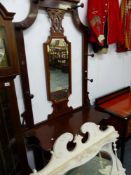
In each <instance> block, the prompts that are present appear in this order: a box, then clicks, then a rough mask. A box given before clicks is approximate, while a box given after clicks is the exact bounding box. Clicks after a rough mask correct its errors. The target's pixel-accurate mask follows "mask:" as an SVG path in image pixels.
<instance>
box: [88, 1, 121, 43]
mask: <svg viewBox="0 0 131 175" xmlns="http://www.w3.org/2000/svg"><path fill="white" fill-rule="evenodd" d="M87 7H88V10H87V21H88V24H89V28H90V32H91V33H90V38H89V41H90V42H96V43H98V44H100V45H101V43H100V42H99V41H98V37H99V35H104V26H105V23H106V20H107V22H108V29H107V30H108V34H107V42H108V44H112V43H116V42H117V40H118V33H119V26H120V23H119V21H120V9H119V3H118V0H88V6H87Z"/></svg>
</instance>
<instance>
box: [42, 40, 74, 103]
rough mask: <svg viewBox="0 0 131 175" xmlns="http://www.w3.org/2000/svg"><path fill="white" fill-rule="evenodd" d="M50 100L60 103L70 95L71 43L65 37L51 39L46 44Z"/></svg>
mask: <svg viewBox="0 0 131 175" xmlns="http://www.w3.org/2000/svg"><path fill="white" fill-rule="evenodd" d="M45 51H46V52H47V54H46V56H47V72H48V73H49V76H48V78H49V79H48V80H47V82H48V87H49V89H48V90H49V93H48V95H49V99H50V100H54V101H59V100H62V99H67V98H68V96H69V94H70V91H71V89H70V87H71V85H70V43H69V42H68V41H67V40H66V38H65V37H61V38H51V39H50V41H49V42H48V43H47V44H45Z"/></svg>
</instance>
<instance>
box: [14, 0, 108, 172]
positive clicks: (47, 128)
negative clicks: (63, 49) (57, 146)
mask: <svg viewBox="0 0 131 175" xmlns="http://www.w3.org/2000/svg"><path fill="white" fill-rule="evenodd" d="M78 3H79V0H68V1H67V0H57V1H56V0H50V1H49V0H31V1H30V11H29V14H28V16H27V18H26V19H25V20H24V21H22V22H19V23H15V33H16V41H17V48H18V54H19V55H18V56H19V62H20V73H21V83H22V90H23V98H24V104H25V112H24V113H23V114H22V117H23V133H24V136H25V138H26V142H27V147H31V146H33V150H34V156H35V162H36V168H37V169H38V170H39V169H41V168H43V165H44V164H46V163H47V162H46V161H48V160H46V158H45V154H46V153H47V159H48V157H49V155H48V152H49V151H50V150H52V146H53V143H54V142H55V140H56V138H57V137H59V136H60V135H61V134H62V133H65V132H71V133H72V134H74V135H75V134H77V133H79V134H81V131H80V126H81V125H82V124H83V123H85V122H94V123H96V124H100V129H101V130H104V129H106V126H105V125H103V122H102V121H103V119H104V118H108V117H109V115H107V114H104V113H102V112H99V111H97V110H96V109H95V108H94V107H93V106H91V105H90V101H89V98H88V80H89V81H92V80H90V79H88V35H89V31H88V27H86V26H84V25H83V24H82V23H81V21H80V18H79V15H78V7H83V4H80V5H78ZM39 9H40V10H45V11H46V12H47V14H48V17H49V18H50V19H51V20H50V21H51V28H50V33H51V35H50V36H49V37H48V36H47V38H48V40H47V42H46V43H44V44H43V50H44V53H45V71H46V84H47V99H48V100H49V101H51V102H52V104H53V105H52V107H53V113H52V114H51V115H49V116H48V119H47V120H46V121H43V122H41V123H39V124H34V121H33V113H32V105H31V99H32V98H33V95H32V94H31V93H30V85H29V77H28V70H27V63H26V59H27V58H26V53H25V45H24V36H23V31H24V30H25V29H28V28H29V27H31V25H32V24H33V23H34V22H35V20H36V18H37V15H38V10H39ZM65 13H69V14H70V16H71V18H72V22H73V23H74V26H75V27H76V28H77V29H78V30H79V31H80V34H81V35H82V54H81V58H80V59H81V62H82V105H81V106H80V107H78V108H77V109H73V108H72V107H68V105H67V103H68V97H69V95H70V94H71V93H72V90H71V78H70V77H71V71H72V70H71V65H69V68H68V69H66V71H67V70H68V71H69V73H70V75H69V89H68V94H67V93H64V95H65V94H67V96H66V97H64V98H63V99H61V97H63V96H62V95H63V94H61V92H63V91H59V94H60V96H59V98H60V100H57V99H56V100H54V99H52V96H51V95H52V94H51V92H50V86H49V77H50V76H49V73H50V72H49V66H48V65H49V63H48V60H49V57H48V55H49V53H48V49H47V46H49V45H50V44H51V40H54V38H55V39H58V40H61V41H62V42H64V45H66V46H68V49H69V52H68V53H69V62H71V61H70V59H71V55H72V54H71V44H72V43H70V42H69V41H68V40H67V38H66V37H65V36H64V29H63V27H62V20H63V18H64V14H65ZM43 32H44V29H43ZM69 40H70V38H69ZM58 43H60V42H57V44H58ZM56 55H57V54H56ZM57 66H58V65H57ZM60 66H62V65H61V64H59V67H60ZM64 66H66V65H64ZM64 68H65V67H64ZM64 70H65V69H64ZM44 88H45V87H44ZM64 92H65V91H64ZM34 96H35V94H34ZM55 96H56V94H55ZM43 108H44V107H43ZM85 137H88V136H87V135H86V134H85V135H83V139H84V138H85ZM69 147H70V148H71V147H72V142H71V143H70V144H69ZM43 152H44V156H43V155H42V153H43Z"/></svg>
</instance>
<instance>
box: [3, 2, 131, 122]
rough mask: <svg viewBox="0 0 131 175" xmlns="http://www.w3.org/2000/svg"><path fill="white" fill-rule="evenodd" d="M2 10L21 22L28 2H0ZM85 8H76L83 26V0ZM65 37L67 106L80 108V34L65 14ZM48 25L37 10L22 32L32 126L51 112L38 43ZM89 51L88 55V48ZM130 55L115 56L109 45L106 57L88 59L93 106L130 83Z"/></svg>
mask: <svg viewBox="0 0 131 175" xmlns="http://www.w3.org/2000/svg"><path fill="white" fill-rule="evenodd" d="M0 2H1V3H3V5H5V7H6V8H7V9H8V10H9V11H12V12H16V15H15V18H14V21H15V22H18V21H22V20H23V19H24V18H25V17H26V16H27V14H28V10H29V7H30V5H29V0H0ZM81 2H83V3H84V4H85V7H84V8H83V9H82V8H79V14H80V18H81V21H82V22H83V23H84V24H85V25H86V7H87V5H86V4H87V0H81ZM63 26H64V28H65V35H66V36H67V38H68V40H69V41H71V43H72V92H73V94H72V95H71V96H70V98H69V106H73V107H74V108H75V107H78V106H80V105H81V35H80V33H79V32H78V31H77V30H76V29H75V27H74V26H73V24H72V21H71V18H70V15H69V14H66V15H65V18H64V20H63ZM49 28H50V22H49V19H48V17H47V14H46V12H44V11H39V15H38V17H37V19H36V21H35V23H34V24H33V25H32V26H31V27H30V28H29V29H27V30H26V31H25V32H24V41H25V47H26V55H27V64H28V73H29V81H30V89H31V93H32V94H34V95H35V98H34V99H33V100H32V105H33V114H34V120H35V123H37V122H40V121H42V120H44V119H46V118H47V114H49V113H51V112H52V108H51V103H50V102H48V101H47V96H46V88H45V87H46V86H45V83H46V82H45V71H44V59H43V57H44V55H43V48H42V43H44V42H46V40H47V37H48V35H49ZM89 52H90V53H92V50H91V47H90V46H89ZM130 68H131V52H125V53H117V52H116V51H115V44H113V45H110V46H109V49H108V53H107V54H101V55H99V54H95V57H94V58H92V57H89V64H88V71H89V78H93V79H94V82H93V83H90V82H89V83H88V84H89V88H88V90H89V92H90V94H89V97H90V100H91V102H92V103H93V101H94V99H95V98H96V97H99V96H101V95H104V94H106V93H109V92H111V91H114V90H117V89H120V88H122V87H125V86H128V85H130V82H131V69H130ZM15 84H16V90H17V97H18V104H19V110H20V113H22V112H23V111H24V104H23V101H22V92H21V89H20V81H19V77H17V78H16V80H15Z"/></svg>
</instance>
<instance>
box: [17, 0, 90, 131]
mask: <svg viewBox="0 0 131 175" xmlns="http://www.w3.org/2000/svg"><path fill="white" fill-rule="evenodd" d="M78 2H79V1H78V0H70V1H66V0H62V1H61V0H57V1H56V0H51V1H50V2H49V1H48V0H45V1H41V0H34V1H32V0H30V4H31V5H30V12H29V14H28V16H27V18H26V19H25V20H24V21H22V22H19V23H15V31H16V38H17V46H18V50H19V51H20V50H22V52H21V53H20V52H19V60H20V70H21V80H22V88H23V95H24V102H25V112H24V114H23V118H24V120H25V121H26V126H27V127H28V128H31V127H32V126H33V113H32V105H31V98H32V97H33V96H32V95H31V94H30V87H29V79H28V72H27V65H26V55H25V49H24V40H23V30H24V29H27V28H29V27H30V26H31V25H32V24H33V23H34V21H35V19H36V17H37V15H38V10H39V9H42V10H46V11H47V12H48V10H49V9H57V10H61V11H63V13H71V15H72V19H73V22H74V25H75V26H76V27H77V28H78V29H79V31H80V32H81V33H82V45H83V47H82V107H87V106H88V107H89V106H90V101H89V97H88V88H87V80H88V71H87V66H88V61H87V57H88V44H87V43H88V28H87V27H86V26H84V25H83V24H82V23H81V21H80V18H79V15H78V9H77V8H78V7H83V4H80V5H78ZM62 34H63V33H62ZM62 34H61V33H60V32H59V33H58V32H57V34H55V33H53V36H62ZM67 102H68V101H65V102H63V101H62V103H61V104H60V103H54V104H53V108H54V113H53V115H51V116H49V118H50V119H51V118H52V117H56V116H62V115H63V114H64V113H68V112H70V111H72V109H71V108H68V107H67ZM61 107H62V110H61V111H59V112H57V111H58V109H60V108H61ZM62 111H63V112H62Z"/></svg>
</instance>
